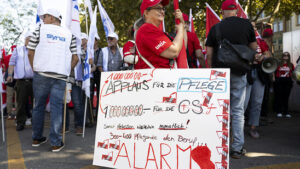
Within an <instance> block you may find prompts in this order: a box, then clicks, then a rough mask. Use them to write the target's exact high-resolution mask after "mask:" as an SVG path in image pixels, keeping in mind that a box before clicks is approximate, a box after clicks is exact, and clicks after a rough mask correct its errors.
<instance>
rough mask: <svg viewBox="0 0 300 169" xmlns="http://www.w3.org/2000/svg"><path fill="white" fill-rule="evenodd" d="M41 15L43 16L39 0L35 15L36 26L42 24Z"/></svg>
mask: <svg viewBox="0 0 300 169" xmlns="http://www.w3.org/2000/svg"><path fill="white" fill-rule="evenodd" d="M41 15H44V9H43V6H42V2H41V0H39V2H38V7H37V14H36V24H37V25H38V24H41V23H43V20H41V18H40V16H41Z"/></svg>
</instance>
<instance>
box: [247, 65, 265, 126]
mask: <svg viewBox="0 0 300 169" xmlns="http://www.w3.org/2000/svg"><path fill="white" fill-rule="evenodd" d="M251 72H252V78H253V84H252V85H250V84H249V83H247V91H246V99H245V106H244V108H245V110H246V109H247V107H248V105H249V107H248V112H249V120H248V124H249V125H250V126H258V125H259V118H260V111H261V105H262V101H263V98H264V91H265V85H264V84H263V83H262V82H261V81H260V80H259V78H258V75H257V71H256V69H253V70H252V71H251Z"/></svg>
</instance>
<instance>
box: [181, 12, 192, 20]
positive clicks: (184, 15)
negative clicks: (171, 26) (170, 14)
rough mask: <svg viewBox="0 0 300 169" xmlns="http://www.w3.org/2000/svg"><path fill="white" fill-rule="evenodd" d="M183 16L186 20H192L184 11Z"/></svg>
mask: <svg viewBox="0 0 300 169" xmlns="http://www.w3.org/2000/svg"><path fill="white" fill-rule="evenodd" d="M182 16H183V19H184V21H190V18H189V16H188V15H187V14H185V13H182Z"/></svg>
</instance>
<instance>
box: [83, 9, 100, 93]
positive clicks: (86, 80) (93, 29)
mask: <svg viewBox="0 0 300 169" xmlns="http://www.w3.org/2000/svg"><path fill="white" fill-rule="evenodd" d="M95 38H98V39H100V38H99V35H98V30H97V5H96V7H95V11H94V12H93V17H92V21H91V26H90V33H89V39H88V43H87V52H86V57H85V61H84V71H83V73H84V74H83V83H82V89H83V90H84V91H85V95H86V96H87V97H90V73H91V72H90V70H91V65H90V64H89V59H94V43H95Z"/></svg>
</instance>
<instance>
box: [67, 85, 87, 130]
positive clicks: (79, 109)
mask: <svg viewBox="0 0 300 169" xmlns="http://www.w3.org/2000/svg"><path fill="white" fill-rule="evenodd" d="M71 99H72V102H73V105H74V119H75V120H74V121H75V128H77V127H81V128H82V127H83V115H84V105H83V103H84V97H83V91H82V89H81V87H79V86H77V85H72V92H71ZM69 121H70V119H69V111H68V110H67V115H66V129H69Z"/></svg>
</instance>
